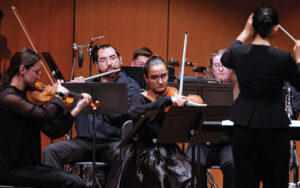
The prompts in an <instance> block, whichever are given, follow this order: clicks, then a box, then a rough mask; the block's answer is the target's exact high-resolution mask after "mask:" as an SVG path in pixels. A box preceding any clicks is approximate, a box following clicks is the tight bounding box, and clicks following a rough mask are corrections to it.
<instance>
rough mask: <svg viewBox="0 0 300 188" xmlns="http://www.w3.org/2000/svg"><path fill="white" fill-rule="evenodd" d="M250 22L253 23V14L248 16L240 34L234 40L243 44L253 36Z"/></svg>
mask: <svg viewBox="0 0 300 188" xmlns="http://www.w3.org/2000/svg"><path fill="white" fill-rule="evenodd" d="M252 22H253V13H252V14H250V16H249V17H248V20H247V22H246V25H245V27H244V29H243V31H242V32H241V34H240V35H239V36H238V37H237V38H236V39H237V40H239V41H241V42H242V43H245V42H246V41H247V40H248V39H249V38H250V37H251V36H253V33H254V31H253V27H252Z"/></svg>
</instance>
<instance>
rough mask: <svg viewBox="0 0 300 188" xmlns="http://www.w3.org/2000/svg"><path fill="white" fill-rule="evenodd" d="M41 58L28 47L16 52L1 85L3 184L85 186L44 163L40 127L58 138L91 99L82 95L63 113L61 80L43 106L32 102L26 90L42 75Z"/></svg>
mask: <svg viewBox="0 0 300 188" xmlns="http://www.w3.org/2000/svg"><path fill="white" fill-rule="evenodd" d="M40 69H41V58H40V57H39V56H38V55H37V54H36V53H35V52H33V51H32V50H30V49H27V48H24V49H22V50H20V51H18V52H16V53H15V54H14V56H13V57H12V58H11V61H10V65H9V67H8V69H7V71H6V73H5V75H4V77H3V78H2V85H1V88H0V119H1V125H0V151H1V152H0V184H4V185H17V186H26V187H27V186H34V187H51V188H52V187H85V184H84V182H83V181H82V180H81V179H79V178H78V177H74V176H73V175H70V174H67V173H65V172H64V171H62V170H58V169H55V168H51V167H48V166H43V165H41V152H40V150H41V148H40V147H41V143H40V131H42V132H43V133H44V134H46V135H47V136H48V137H50V138H52V139H54V138H57V137H61V136H63V135H64V134H65V133H66V132H67V131H68V130H69V129H70V128H71V127H72V124H73V120H74V117H75V116H76V115H77V114H78V113H79V112H80V111H81V110H82V109H83V108H84V107H86V106H87V105H88V104H89V102H90V99H91V98H90V96H89V95H87V94H82V99H81V100H80V101H79V102H78V103H77V105H76V107H75V108H74V109H73V110H71V112H69V113H66V114H63V108H64V104H63V101H62V99H63V98H64V96H67V95H68V90H67V89H66V88H64V87H63V86H61V84H60V82H58V83H57V95H55V96H54V97H53V98H52V99H51V100H50V101H49V104H48V105H47V106H45V107H41V106H38V105H35V104H33V103H31V102H30V101H29V100H28V99H27V97H26V90H27V89H28V88H29V87H32V86H33V85H34V83H35V82H36V81H37V80H38V79H39V77H40V73H41V71H40Z"/></svg>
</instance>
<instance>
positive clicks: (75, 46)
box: [73, 43, 78, 51]
mask: <svg viewBox="0 0 300 188" xmlns="http://www.w3.org/2000/svg"><path fill="white" fill-rule="evenodd" d="M77 47H78V46H77V44H76V43H73V49H74V50H75V51H76V50H77Z"/></svg>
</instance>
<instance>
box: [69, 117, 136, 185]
mask: <svg viewBox="0 0 300 188" xmlns="http://www.w3.org/2000/svg"><path fill="white" fill-rule="evenodd" d="M132 127H133V124H132V120H128V121H126V122H125V123H123V125H122V126H121V132H120V137H121V140H123V139H124V138H125V137H126V136H127V135H128V133H129V132H130V130H131V129H132ZM128 148H129V146H124V147H122V148H120V158H121V160H122V159H123V157H124V155H125V153H126V151H127V150H128ZM107 166H108V164H107V163H104V162H96V174H95V176H96V179H97V180H98V181H99V182H97V184H98V187H102V186H103V185H104V182H105V177H106V168H107ZM66 171H67V172H70V173H72V174H74V175H77V176H79V177H81V178H83V180H84V181H85V182H86V184H87V186H92V162H91V161H88V162H86V161H82V162H76V163H75V164H73V165H72V166H71V167H69V168H68V167H67V169H66Z"/></svg>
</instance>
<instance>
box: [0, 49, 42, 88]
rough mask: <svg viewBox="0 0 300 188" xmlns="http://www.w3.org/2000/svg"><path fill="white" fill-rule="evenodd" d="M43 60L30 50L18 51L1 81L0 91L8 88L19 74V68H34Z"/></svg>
mask: <svg viewBox="0 0 300 188" xmlns="http://www.w3.org/2000/svg"><path fill="white" fill-rule="evenodd" d="M39 60H41V57H40V56H39V55H38V54H37V53H35V52H34V51H32V50H31V49H29V48H23V49H22V50H19V51H17V52H16V53H15V54H14V55H13V56H12V58H11V60H10V64H9V67H8V69H7V70H6V72H5V74H4V75H3V77H2V79H1V86H0V91H2V90H3V89H4V88H6V87H7V86H8V85H9V84H10V82H11V80H12V78H13V77H14V76H15V75H17V74H19V67H20V66H21V65H24V67H25V68H26V69H29V68H30V67H32V66H33V65H34V64H35V63H37V62H38V61H39Z"/></svg>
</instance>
